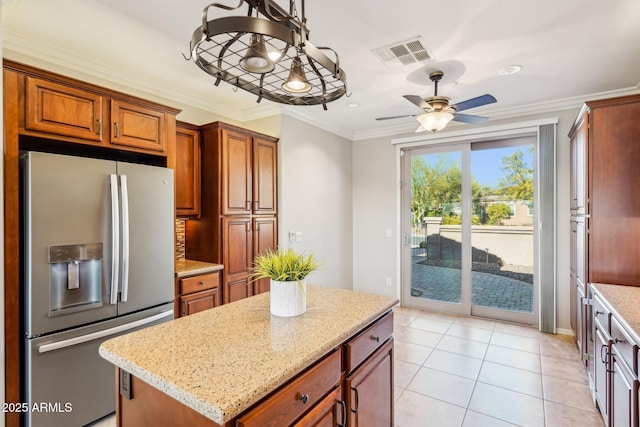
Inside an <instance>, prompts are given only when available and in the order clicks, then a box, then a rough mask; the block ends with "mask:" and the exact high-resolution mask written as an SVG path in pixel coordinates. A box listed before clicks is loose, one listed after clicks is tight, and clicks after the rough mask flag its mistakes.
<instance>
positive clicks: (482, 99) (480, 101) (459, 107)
mask: <svg viewBox="0 0 640 427" xmlns="http://www.w3.org/2000/svg"><path fill="white" fill-rule="evenodd" d="M405 98H406V97H405ZM494 102H497V101H496V99H495V98H494V97H493V96H492V95H489V94H486V95H482V96H478V97H476V98H471V99H467V100H466V101H462V102H458V103H457V104H454V105H452V106H451V107H452V108H455V110H456V111H463V110H468V109H470V108H476V107H480V106H482V105H487V104H493V103H494Z"/></svg>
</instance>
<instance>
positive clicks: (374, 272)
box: [353, 108, 579, 333]
mask: <svg viewBox="0 0 640 427" xmlns="http://www.w3.org/2000/svg"><path fill="white" fill-rule="evenodd" d="M578 111H579V109H578V108H576V109H571V110H563V111H556V112H549V113H547V114H539V115H532V116H526V117H517V118H513V119H508V120H500V121H498V120H496V121H489V122H487V126H494V125H499V124H504V123H510V122H524V121H529V120H536V119H545V118H549V117H557V118H558V126H557V133H556V142H557V150H556V156H557V157H556V162H557V168H558V171H557V184H556V185H557V198H556V224H557V227H556V233H557V247H556V252H557V256H556V264H557V273H556V281H557V319H558V320H557V325H558V328H559V331H560V332H563V333H570V331H571V325H570V319H569V307H570V299H569V232H570V230H569V138H568V137H567V134H568V133H569V130H570V128H571V125H572V124H573V121H574V119H575V117H576V116H577V114H578ZM449 129H450V130H459V129H460V128H459V127H451V128H449ZM441 133H442V134H445V133H446V130H445V131H442V132H441ZM412 135H413V134H410V135H405V136H412ZM398 137H399V136H395V137H393V138H392V137H385V138H376V139H368V140H360V141H355V142H354V143H353V201H354V202H353V203H354V204H353V224H354V225H353V242H354V251H353V252H354V253H353V272H354V275H353V284H354V285H353V286H354V289H355V290H361V291H367V292H373V293H379V294H387V295H396V293H395V292H396V289H397V284H396V283H395V279H396V277H398V275H399V271H400V265H399V260H398V248H399V239H398V238H397V236H396V233H397V229H396V224H397V220H398V218H397V206H396V205H397V202H396V189H397V187H398V185H399V184H398V183H397V182H396V169H397V166H396V152H395V147H393V146H392V145H391V139H395V138H398ZM541 173H546V172H545V171H542V172H541ZM388 228H392V230H393V237H392V238H388V237H386V230H387V229H388ZM387 277H392V278H393V281H394V283H393V286H392V287H387V286H386V278H387Z"/></svg>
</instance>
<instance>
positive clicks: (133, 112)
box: [111, 99, 167, 153]
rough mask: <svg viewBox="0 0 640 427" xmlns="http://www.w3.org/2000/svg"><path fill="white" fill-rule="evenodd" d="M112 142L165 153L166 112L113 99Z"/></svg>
mask: <svg viewBox="0 0 640 427" xmlns="http://www.w3.org/2000/svg"><path fill="white" fill-rule="evenodd" d="M111 126H112V129H111V143H112V144H115V145H122V146H125V147H132V148H140V149H144V150H148V151H157V152H158V153H165V152H166V150H167V135H166V130H165V114H164V113H163V112H161V111H157V110H153V109H151V108H145V107H142V106H140V105H136V104H132V103H129V102H124V101H120V100H115V99H113V100H111Z"/></svg>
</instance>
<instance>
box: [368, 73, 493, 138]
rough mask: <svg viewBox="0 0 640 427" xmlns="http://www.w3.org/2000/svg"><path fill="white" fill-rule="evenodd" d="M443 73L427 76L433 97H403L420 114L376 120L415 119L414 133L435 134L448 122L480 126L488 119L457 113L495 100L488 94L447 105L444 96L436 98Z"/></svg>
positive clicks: (447, 101) (447, 102)
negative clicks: (418, 110) (432, 88)
mask: <svg viewBox="0 0 640 427" xmlns="http://www.w3.org/2000/svg"><path fill="white" fill-rule="evenodd" d="M443 75H444V73H443V72H442V71H434V72H432V73H430V74H429V79H430V80H431V81H432V82H433V83H434V90H433V96H430V97H427V98H424V99H422V98H421V97H420V96H418V95H404V98H405V99H406V100H407V101H409V102H411V103H412V104H414V105H415V106H417V107H419V108H421V109H422V111H423V113H422V114H405V115H403V116H391V117H378V118H376V120H390V119H398V118H401V117H415V118H416V119H417V120H418V122H420V127H418V129H417V130H416V132H421V131H424V130H430V131H431V132H437V131H439V130H442V129H444V128H445V126H447V124H448V123H449V122H450V121H452V120H453V121H456V122H463V123H470V124H474V125H478V124H482V123H484V122H486V121H487V120H488V117H481V116H472V115H470V114H460V113H459V112H458V111H464V110H468V109H471V108H475V107H480V106H482V105H487V104H492V103H494V102H496V99H495V98H494V97H493V96H492V95H489V94H486V95H481V96H478V97H475V98H471V99H467V100H466V101H462V102H458V103H457V104H454V105H449V100H450V98H448V97H446V96H438V82H439V81H440V80H441V79H442V76H443Z"/></svg>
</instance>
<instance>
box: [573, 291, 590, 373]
mask: <svg viewBox="0 0 640 427" xmlns="http://www.w3.org/2000/svg"><path fill="white" fill-rule="evenodd" d="M575 295H576V299H575V300H574V301H573V304H575V307H576V330H575V333H576V345H577V346H578V351H579V352H580V358H581V359H582V360H584V352H585V351H586V349H587V346H586V344H585V342H584V340H585V339H586V334H585V333H584V330H585V328H586V320H587V318H586V316H585V305H584V288H583V287H582V286H580V285H576V293H575Z"/></svg>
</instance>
